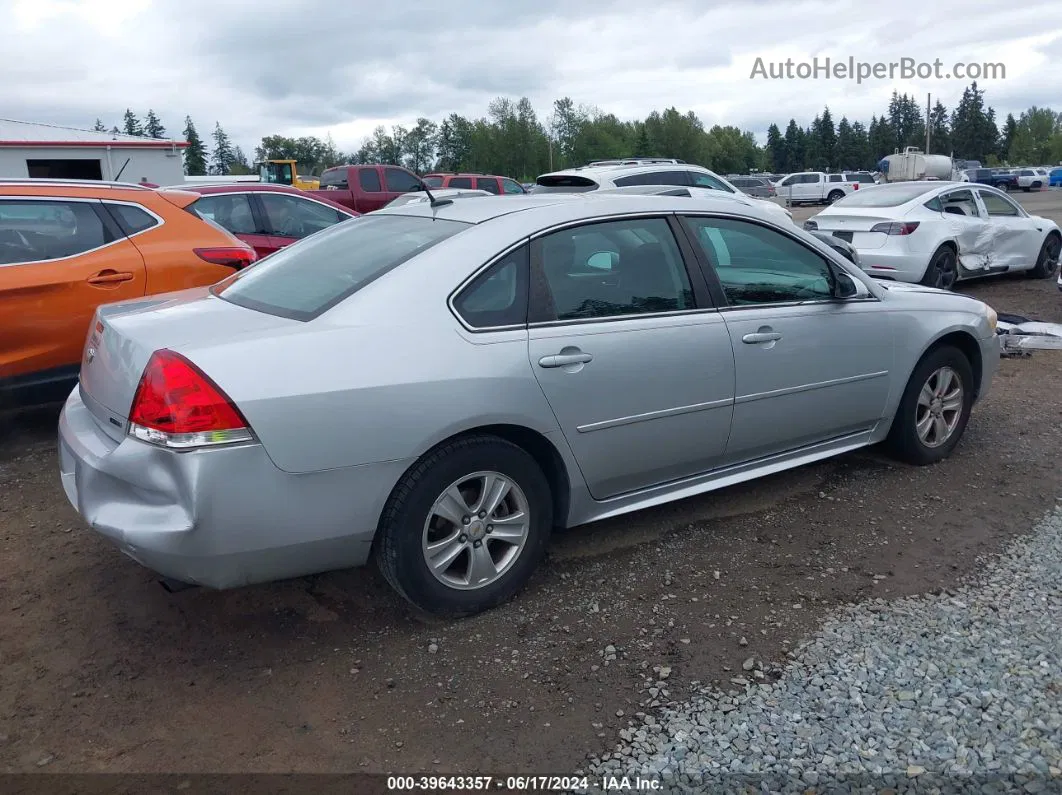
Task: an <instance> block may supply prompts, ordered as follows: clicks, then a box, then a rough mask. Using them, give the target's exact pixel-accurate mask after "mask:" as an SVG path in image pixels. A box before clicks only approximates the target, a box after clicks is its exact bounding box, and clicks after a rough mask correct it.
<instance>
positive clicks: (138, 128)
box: [123, 108, 144, 135]
mask: <svg viewBox="0 0 1062 795" xmlns="http://www.w3.org/2000/svg"><path fill="white" fill-rule="evenodd" d="M123 123H124V125H125V130H124V132H125V134H126V135H143V134H144V128H143V126H142V125H141V124H140V119H138V118H137V117H136V114H134V113H133V111H131V110H129V108H126V109H125V116H124V117H123Z"/></svg>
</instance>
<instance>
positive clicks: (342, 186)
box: [321, 168, 348, 190]
mask: <svg viewBox="0 0 1062 795" xmlns="http://www.w3.org/2000/svg"><path fill="white" fill-rule="evenodd" d="M321 187H322V188H332V189H333V190H347V188H348V185H347V170H346V169H345V168H334V169H331V170H330V171H326V172H325V173H323V174H322V175H321Z"/></svg>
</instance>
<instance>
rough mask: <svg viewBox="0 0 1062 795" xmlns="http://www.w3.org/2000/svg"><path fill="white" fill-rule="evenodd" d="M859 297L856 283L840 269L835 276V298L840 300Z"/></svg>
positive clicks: (835, 272)
mask: <svg viewBox="0 0 1062 795" xmlns="http://www.w3.org/2000/svg"><path fill="white" fill-rule="evenodd" d="M857 295H859V288H858V287H857V286H856V281H855V279H853V278H852V277H851V276H849V275H848V274H847V273H845V272H844V271H842V270H840V269H838V270H835V271H834V274H833V297H834V298H839V299H842V300H844V299H848V298H855V297H856V296H857Z"/></svg>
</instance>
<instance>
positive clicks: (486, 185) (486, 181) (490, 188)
mask: <svg viewBox="0 0 1062 795" xmlns="http://www.w3.org/2000/svg"><path fill="white" fill-rule="evenodd" d="M476 187H477V188H479V189H480V190H485V191H486V192H487V193H493V194H494V195H495V196H497V195H498V193H499V190H498V180H496V179H495V178H494V177H477V178H476Z"/></svg>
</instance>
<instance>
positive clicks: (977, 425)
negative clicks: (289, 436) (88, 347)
mask: <svg viewBox="0 0 1062 795" xmlns="http://www.w3.org/2000/svg"><path fill="white" fill-rule="evenodd" d="M1018 198H1019V199H1020V200H1021V202H1022V203H1023V204H1024V205H1025V206H1026V207H1027V208H1028V209H1029V210H1030V212H1032V213H1034V214H1039V215H1044V216H1047V217H1051V218H1053V219H1054V220H1055V221H1057V222H1059V223H1062V192H1058V191H1052V192H1042V193H1034V194H1028V195H1019V196H1018ZM817 211H818V208H798V209H795V210H794V216H795V218H797V219H798V220H803V219H805V218H807V217H810V216H811V215H813V214H814V213H815V212H817ZM961 290H962V291H963V292H967V293H969V294H972V295H975V296H976V297H978V298H981V299H983V300H985V301H987V302H988V303H990V304H991V305H992V306H993V307H995V308H996V309H997V310H998V311H1000V312H1012V313H1019V314H1023V315H1026V316H1031V317H1034V318H1036V319H1041V320H1047V321H1052V322H1060V321H1062V295H1060V294H1059V292H1058V289H1057V287H1056V285H1055V282H1054V281H1053V280H1050V281H1041V280H1029V279H1024V278H999V279H995V280H988V281H984V282H979V283H968V284H964V285H962V286H961ZM1060 396H1062V354H1060V353H1058V352H1052V351H1041V352H1037V353H1035V354H1034V355H1033V356H1032V357H1031V358H1028V359H1018V360H1005V361H1003V362H1002V363H1001V370H1000V372H999V374H998V376H997V378H996V381H995V383H994V385H993V388H992V392H991V394H990V396H989V397H988V398H987V399H986V401H984V402H983V403H982V404H981V405H980V406H979V407H978V408H977V409H976V410H975V411H974V413H973V416H972V419H971V422H970V425H969V428H968V430H967V432H966V435H965V436H964V438H963V441H962V443H961V444H960V446H959V448H958V450H957V452H956V454H955V455H954V456H953V457H951V458H950V459H948V460H946V461H944V462H943V463H941V464H938V465H935V466H932V467H927V468H921V469H916V468H910V467H906V466H902V465H897V464H895V463H892V462H891V461H889V460H888V459H886V458H885V457H884V456H880V455H878V454H877V453H876V452H875V451H868V452H861V453H857V454H852V455H848V456H844V457H841V458H838V459H834V460H831V461H826V462H823V463H821V464H817V465H814V466H811V467H806V468H803V469H799V470H795V471H792V472H788V473H784V474H781V475H777V476H773V477H771V478H767V479H764V480H760V481H756V482H754V483H751V484H747V485H743V486H740V487H734V488H730V489H726V490H723V491H718V492H714V493H712V494H708V495H706V496H703V497H698V498H693V499H689V500H685V501H683V502H680V503H675V504H672V505H668V506H664V507H662V508H658V509H654V510H650V511H644V512H641V513H638V514H634V515H631V516H626V517H622V518H620V519H616V520H610V521H606V522H602V523H599V524H596V525H592V526H587V527H583V528H577V529H574V530H571V531H568V532H566V533H564V534H562V535H560V536H559V537H555V539H554V543H553V546H552V549H551V556H550V559H549V561H548V564H547V565H546V566H544V567H543V569H542V570H541V571H540V572H539V573H538V574H537V575H536V577H535V578H534V579H533V581H532V583H531V586H530V587H529V588H528V589H527V590H526V591H524V592H523V593H522V594H521V595H520V596H519V597H518V598H517V599H516V600H515V601H514V602H512V603H510V604H508V605H505V606H503V607H501V608H499V609H497V610H494V611H491V612H489V613H487V614H484V615H481V616H478V617H476V618H473V619H469V620H465V621H461V622H454V623H443V622H436V621H434V620H427V619H425V618H423V617H421V616H419V615H416V614H413V613H412V612H411V611H410V610H409V609H408V606H407V605H406V604H405V603H404V602H402V601H401V600H400V599H399V598H398V597H396V596H395V595H394V594H393V593H392V591H391V590H390V589H389V588H388V587H387V586H386V585H385V584H384V583H383V581H382V578H381V577H380V576H379V575H378V574H377V573H376V571H375V570H374V569H372V568H366V569H363V570H357V571H344V572H336V573H330V574H325V575H320V576H316V577H312V578H305V579H300V580H294V581H287V582H282V583H275V584H271V585H265V586H256V587H251V588H245V589H240V590H233V591H226V592H212V591H203V590H196V589H190V590H185V591H181V592H179V593H170V592H168V591H166V590H164V589H163V588H162V587H160V586H159V584H158V582H157V578H156V576H154V575H153V574H152V573H151V572H150V571H148V570H146V569H143V568H141V567H139V566H138V565H137V564H135V563H133V562H132V561H130V560H128V559H126V558H124V557H123V556H122V555H121V554H119V553H118V552H117V551H116V550H115V549H114V548H113V547H112V546H111V545H110V544H109V543H107V542H105V541H104V540H103V539H102V538H100V537H98V536H96V535H95V534H93V533H90V532H88V531H87V530H86V529H85V528H84V526H83V525H82V524H81V522H80V521H79V519H78V518H77V516H76V514H75V512H74V511H73V510H72V509H71V508H70V506H69V505H68V503H67V501H66V498H65V497H64V496H63V493H62V490H61V488H60V485H59V479H58V474H57V465H56V455H55V423H56V416H57V409H56V408H55V407H47V408H43V409H39V410H34V411H30V412H25V413H22V414H19V415H10V416H5V417H2V418H0V494H2V495H3V502H2V504H0V554H2V559H3V561H4V566H3V569H4V573H3V576H2V577H0V605H2V609H0V769H3V770H5V771H8V772H21V771H35V770H39V769H46V770H57V771H58V770H61V771H90V772H92V771H110V772H132V771H138V772H163V771H176V770H180V771H184V772H194V771H245V770H246V771H251V770H253V771H276V772H291V771H296V772H303V771H359V770H364V771H371V772H392V771H396V772H397V771H400V772H403V773H409V772H411V771H421V770H425V771H429V770H431V771H439V772H452V773H470V772H474V771H475V772H498V773H501V772H510V773H523V774H527V773H534V772H538V773H547V772H551V773H558V772H561V771H565V770H571V769H575V768H577V767H579V765H580V764H581V763H582V762H583V761H584V759H585V757H586V756H587V755H589V754H596V753H600V752H602V751H605V750H607V749H608V748H610V747H611V746H612V744H613V743H614V742H615V741H616V739H617V734H618V731H619V730H620V729H621V728H623V727H625V726H626V724H627V720H628V718H629V717H630V716H631V715H633V714H635V713H637V712H639V711H644V710H646V709H648V708H650V707H652V706H660V705H663V704H667V703H668V702H669V701H670V700H672V699H679V698H682V697H684V696H685V694H686V693H688V692H689V690H690V686H691V683H693V682H701V683H707V682H725V681H727V680H728V679H729V678H730V677H732V676H733V675H734V674H733V673H732V672H733V671H734V670H738V669H740V668H741V665H742V660H743V659H745V658H747V657H749V655H750V654H755V656H756V657H758V658H762V659H763V660H765V661H770V662H774V663H780V662H782V661H783V660H784V659H785V653H786V651H787V650H788V649H789V648H791V647H793V646H795V645H796V644H797V643H798V642H799V641H800V640H801V638H803V637H805V636H806V635H807V633H808V632H809V631H810V630H811V629H812V628H813V627H815V626H816V625H817V623H818V622H819V620H820V619H821V618H822V616H823V615H824V613H825V612H826V611H827V610H829V609H830V608H831V607H834V606H837V605H839V604H843V603H848V602H854V601H859V600H862V599H866V598H868V597H875V596H883V597H895V596H900V595H906V594H913V593H921V592H926V591H933V590H938V589H943V588H947V587H950V586H952V585H954V584H955V583H956V582H957V581H959V580H960V579H961V578H962V577H963V576H964V575H966V574H968V573H970V572H972V571H974V570H976V569H977V567H978V566H979V563H978V558H979V557H980V556H983V555H986V554H988V553H991V552H993V551H994V550H996V549H998V548H999V546H1000V545H1001V544H1002V543H1003V542H1004V541H1006V540H1007V539H1008V538H1010V537H1012V536H1013V535H1015V534H1018V533H1022V532H1025V531H1027V530H1028V529H1029V528H1030V526H1031V525H1032V523H1033V522H1034V521H1035V519H1037V518H1038V517H1039V516H1041V515H1042V514H1043V513H1044V511H1046V510H1047V509H1049V508H1050V507H1051V506H1053V505H1054V503H1055V500H1056V497H1057V496H1058V495H1057V485H1058V475H1057V451H1058V450H1059V449H1060V447H1062V400H1060Z"/></svg>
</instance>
